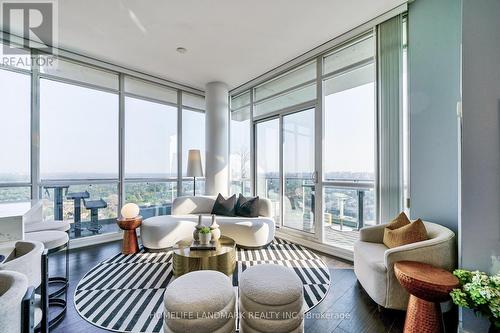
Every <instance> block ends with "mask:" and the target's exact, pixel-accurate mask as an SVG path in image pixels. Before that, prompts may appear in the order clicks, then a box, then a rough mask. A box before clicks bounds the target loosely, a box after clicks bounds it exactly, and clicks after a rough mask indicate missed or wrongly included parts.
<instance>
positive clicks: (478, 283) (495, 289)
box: [450, 269, 500, 328]
mask: <svg viewBox="0 0 500 333" xmlns="http://www.w3.org/2000/svg"><path fill="white" fill-rule="evenodd" d="M453 275H455V276H456V277H457V278H458V280H459V281H460V288H457V289H453V291H452V292H451V293H450V296H451V298H452V299H453V303H455V304H457V305H458V306H461V307H464V308H469V309H472V310H474V313H476V315H478V314H481V315H482V316H484V317H486V318H488V319H489V320H490V322H491V324H492V325H494V327H496V328H500V273H498V274H496V275H492V276H488V275H487V274H486V273H483V272H479V271H473V272H471V271H467V270H465V269H456V270H455V271H454V272H453Z"/></svg>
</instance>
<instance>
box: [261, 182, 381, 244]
mask: <svg viewBox="0 0 500 333" xmlns="http://www.w3.org/2000/svg"><path fill="white" fill-rule="evenodd" d="M260 181H261V184H262V185H261V187H262V189H263V193H262V195H265V196H266V197H267V198H269V199H270V200H271V201H272V202H273V208H274V210H275V212H274V216H275V218H277V219H278V220H277V221H279V217H280V208H279V207H280V206H279V203H280V199H279V196H278V195H277V193H279V191H280V189H279V178H277V177H266V178H263V179H261V180H260ZM284 187H285V193H284V196H283V206H284V207H283V214H284V215H283V225H284V226H286V227H289V228H292V229H297V230H301V231H305V232H309V233H314V232H315V227H314V224H315V223H318V219H316V218H315V217H314V213H315V203H316V190H315V185H314V184H313V182H312V180H311V179H310V178H302V177H294V178H287V179H286V180H285V184H284ZM374 188H375V184H374V182H373V181H369V180H368V181H359V180H342V181H339V182H333V181H327V182H325V183H324V185H323V216H322V221H321V222H322V223H323V224H322V227H323V242H324V243H327V244H330V245H334V246H340V247H345V248H350V249H352V245H353V243H354V241H355V240H356V239H357V238H358V230H359V229H360V228H362V227H364V226H367V225H374V224H376V221H377V219H376V198H375V190H374Z"/></svg>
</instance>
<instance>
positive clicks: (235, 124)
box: [229, 91, 252, 195]
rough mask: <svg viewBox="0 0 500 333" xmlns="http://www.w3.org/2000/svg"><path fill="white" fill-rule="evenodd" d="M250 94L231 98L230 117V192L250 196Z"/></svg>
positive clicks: (246, 93)
mask: <svg viewBox="0 0 500 333" xmlns="http://www.w3.org/2000/svg"><path fill="white" fill-rule="evenodd" d="M250 126H251V125H250V92H249V91H247V92H245V93H243V94H241V95H239V96H235V97H233V98H231V115H230V132H229V133H230V139H229V142H230V153H229V160H230V163H229V164H230V168H231V170H230V171H231V172H230V177H231V180H230V183H231V184H230V191H231V194H234V193H235V194H237V195H238V194H239V193H242V194H243V195H251V194H252V183H251V180H252V175H251V167H250V165H251V156H250V154H251V150H250Z"/></svg>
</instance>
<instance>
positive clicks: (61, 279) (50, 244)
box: [25, 230, 69, 328]
mask: <svg viewBox="0 0 500 333" xmlns="http://www.w3.org/2000/svg"><path fill="white" fill-rule="evenodd" d="M25 239H26V240H28V241H35V242H41V243H43V245H44V247H45V250H46V252H47V263H46V264H47V277H48V279H47V280H48V284H62V286H61V287H60V288H59V289H56V290H55V291H53V292H52V293H50V294H49V295H48V300H49V306H55V307H59V308H61V310H60V312H58V313H57V315H56V316H55V317H54V318H53V319H51V320H50V321H49V323H48V326H49V328H50V327H53V326H54V325H56V324H57V323H59V322H60V321H61V320H62V319H63V318H64V316H65V315H66V310H67V303H68V285H69V236H68V233H67V232H63V231H58V230H45V231H36V232H28V233H26V234H25ZM61 250H66V275H65V276H53V277H49V274H48V256H50V255H51V254H53V253H57V252H59V251H61ZM63 293H64V299H63V298H58V296H60V295H61V294H63Z"/></svg>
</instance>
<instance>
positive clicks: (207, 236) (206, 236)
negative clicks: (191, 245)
mask: <svg viewBox="0 0 500 333" xmlns="http://www.w3.org/2000/svg"><path fill="white" fill-rule="evenodd" d="M199 237H200V244H201V245H208V244H210V240H212V232H211V230H210V228H209V227H203V228H201V229H200V232H199Z"/></svg>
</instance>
